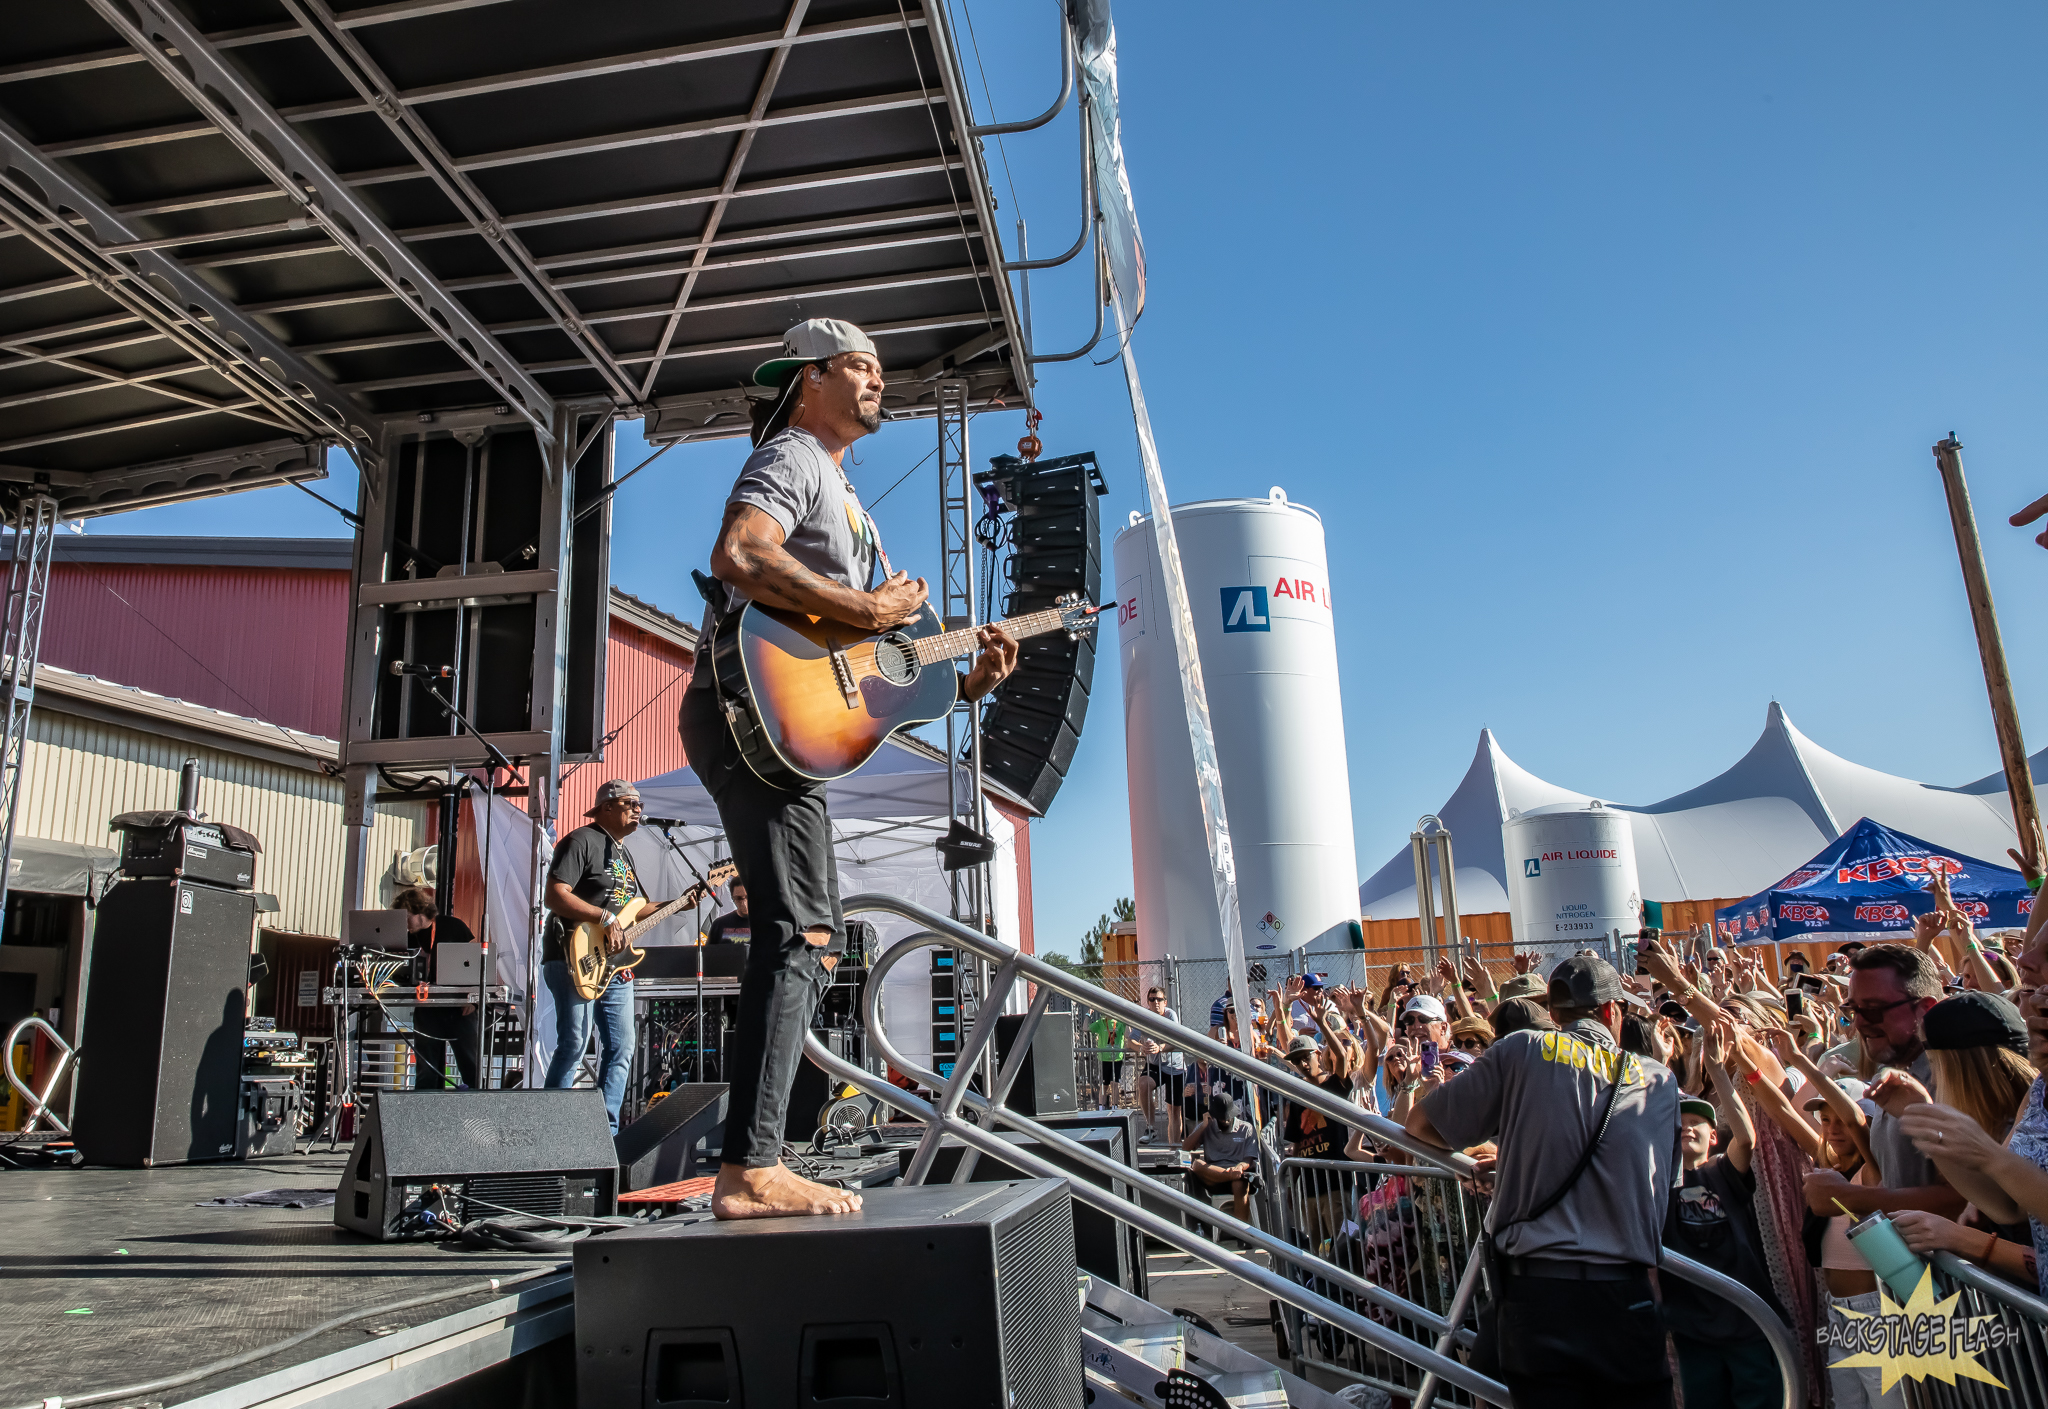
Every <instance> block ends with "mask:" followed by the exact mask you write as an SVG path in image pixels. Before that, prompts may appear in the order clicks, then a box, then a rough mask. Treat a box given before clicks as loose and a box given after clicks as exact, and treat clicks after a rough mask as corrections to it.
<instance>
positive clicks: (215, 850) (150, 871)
mask: <svg viewBox="0 0 2048 1409" xmlns="http://www.w3.org/2000/svg"><path fill="white" fill-rule="evenodd" d="M121 874H122V875H124V876H176V877H178V878H180V879H182V880H188V881H204V882H206V883H207V884H208V885H217V886H226V887H228V888H229V889H230V890H251V889H254V887H255V885H256V854H255V853H254V852H252V851H248V850H245V849H244V848H242V847H239V846H236V845H234V844H233V843H232V842H230V841H229V840H228V835H227V833H226V832H224V831H222V830H221V829H220V828H219V827H216V826H214V825H212V824H211V823H208V822H192V821H183V820H180V821H175V822H172V823H171V824H170V825H169V826H167V827H129V828H126V829H125V830H123V832H122V833H121Z"/></svg>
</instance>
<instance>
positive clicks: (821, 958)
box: [679, 318, 1017, 1218]
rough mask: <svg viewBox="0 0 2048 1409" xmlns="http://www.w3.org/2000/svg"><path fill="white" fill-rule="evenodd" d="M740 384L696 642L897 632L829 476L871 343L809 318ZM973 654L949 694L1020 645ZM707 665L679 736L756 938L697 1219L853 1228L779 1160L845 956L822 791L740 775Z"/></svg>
mask: <svg viewBox="0 0 2048 1409" xmlns="http://www.w3.org/2000/svg"><path fill="white" fill-rule="evenodd" d="M754 381H755V382H756V384H758V385H761V386H766V387H772V388H774V389H775V390H776V392H777V393H778V394H777V395H776V396H775V397H773V398H772V399H765V400H762V401H759V402H756V403H755V404H756V407H757V412H756V419H755V425H754V444H755V446H756V449H755V450H754V453H753V454H752V455H750V456H748V457H747V462H746V464H745V465H744V466H743V467H742V468H741V470H740V475H739V479H738V481H737V482H736V483H735V484H734V485H733V488H732V493H731V494H730V495H729V496H728V497H727V499H726V503H725V518H724V522H723V523H722V524H721V525H720V527H719V531H718V542H717V544H716V545H715V546H714V547H713V549H712V553H711V571H712V574H713V575H714V576H715V577H716V578H717V579H718V581H719V582H720V583H721V584H723V587H722V588H721V589H719V591H718V594H717V595H718V596H719V597H720V598H722V599H723V600H714V601H713V603H712V613H711V618H707V621H706V624H705V625H706V630H705V633H704V636H703V638H702V639H703V640H705V641H706V642H708V641H709V640H710V639H711V629H712V627H713V626H714V625H715V620H714V619H713V618H717V617H719V616H721V615H722V614H726V613H731V612H736V611H738V610H739V609H740V608H741V607H742V606H743V605H744V604H745V603H747V602H750V601H752V602H760V603H762V604H763V605H766V606H774V607H781V608H784V609H785V610H789V611H798V612H805V613H809V614H811V615H814V616H819V617H829V618H831V619H833V620H835V621H842V622H846V623H848V624H850V625H853V626H856V627H860V628H862V629H864V630H866V631H886V630H889V629H891V628H893V627H897V626H901V625H903V624H904V623H905V622H908V621H910V620H911V619H912V618H913V617H915V616H916V615H917V613H918V610H919V609H920V608H921V607H922V606H923V605H924V601H925V597H926V595H927V593H926V587H925V582H924V579H923V578H916V579H912V578H911V577H910V575H909V574H908V573H905V572H896V571H893V570H892V569H891V568H890V566H889V560H888V557H887V555H886V554H884V553H883V552H882V547H881V540H880V535H879V534H878V533H877V532H876V530H875V522H874V520H873V518H871V517H870V516H869V515H868V512H867V510H866V509H864V508H862V507H861V503H860V499H859V497H858V496H857V495H856V494H855V493H854V489H853V482H852V481H851V480H850V479H848V478H847V476H846V471H845V470H844V468H843V467H842V462H843V461H844V459H845V455H846V449H847V447H848V446H850V445H852V444H853V443H854V442H855V441H856V440H859V439H860V438H861V437H862V436H864V435H872V434H873V433H874V432H875V431H877V430H879V429H880V428H881V424H882V387H883V382H882V360H881V357H880V356H879V354H877V353H876V351H875V345H874V343H873V342H872V341H871V340H870V339H869V338H868V336H867V334H865V333H863V332H862V331H861V330H860V329H858V328H856V327H854V326H853V325H852V324H850V323H844V322H840V321H838V320H836V319H827V318H813V319H810V320H809V321H807V322H803V323H799V324H797V325H796V326H795V327H793V328H791V329H790V330H789V332H788V334H787V335H786V336H785V337H784V339H783V344H782V352H781V355H780V356H778V357H774V358H771V359H770V360H768V361H767V362H764V363H762V364H761V365H760V366H759V367H758V368H756V369H755V371H754ZM977 642H978V645H979V647H980V654H979V656H978V657H977V658H976V659H975V662H974V667H973V669H972V670H971V671H970V672H969V673H968V674H967V675H966V676H965V677H963V678H962V679H961V681H960V690H961V693H962V694H963V695H964V696H965V697H966V698H968V699H979V698H981V697H982V696H983V695H986V694H987V693H988V692H989V691H990V690H993V689H994V688H995V687H996V686H997V685H998V684H999V683H1001V681H1002V680H1003V678H1004V677H1005V676H1007V675H1008V674H1009V673H1010V672H1011V671H1012V670H1013V669H1015V668H1016V664H1017V643H1016V642H1015V641H1014V640H1012V639H1011V638H1010V637H1009V635H1008V634H1007V633H1005V632H1004V631H1002V630H1001V629H999V628H996V627H984V628H983V629H982V630H981V631H980V632H979V633H977ZM711 654H712V653H711V651H710V650H709V649H701V650H699V652H698V654H697V668H696V674H695V676H694V678H692V680H691V682H690V686H689V688H688V689H687V690H686V691H684V694H683V705H682V710H681V714H680V718H679V725H680V728H681V730H682V736H683V748H684V751H685V752H686V753H687V754H688V756H689V760H690V766H691V768H693V769H694V770H695V771H696V773H697V777H698V778H699V780H700V781H702V782H703V784H704V786H705V787H706V788H707V789H708V790H709V791H710V793H711V798H712V801H713V802H715V803H716V804H717V806H718V816H719V820H720V821H721V822H722V823H723V824H724V826H725V835H726V841H727V844H728V845H729V846H730V847H731V849H732V856H733V859H734V861H736V862H737V863H738V865H739V874H740V881H741V882H742V883H743V884H744V885H745V886H746V888H747V898H748V902H749V904H748V909H749V910H750V911H751V912H752V913H751V916H750V919H751V920H752V928H753V938H752V945H751V950H750V952H749V954H748V957H747V968H746V973H745V976H744V977H743V978H742V980H741V982H740V1010H739V1025H738V1030H737V1032H736V1034H735V1037H734V1042H733V1046H732V1049H731V1059H730V1069H729V1074H730V1076H731V1081H732V1090H731V1095H730V1098H729V1104H728V1108H727V1115H726V1122H725V1148H724V1152H723V1154H722V1155H721V1156H720V1164H719V1168H718V1181H717V1184H716V1186H715V1188H714V1189H713V1192H712V1202H711V1210H712V1212H713V1214H715V1215H716V1216H717V1217H719V1218H774V1217H787V1216H792V1215H801V1214H824V1213H852V1212H854V1211H855V1210H857V1209H858V1208H859V1207H860V1204H861V1201H860V1196H859V1195H858V1194H854V1193H849V1192H847V1191H845V1190H841V1189H834V1188H829V1187H827V1186H825V1185H822V1184H816V1183H813V1182H812V1181H810V1180H808V1179H804V1178H801V1177H799V1176H798V1175H797V1174H795V1173H794V1172H793V1171H791V1170H789V1169H788V1168H786V1167H785V1166H784V1165H783V1163H782V1159H781V1151H782V1138H783V1125H784V1121H785V1120H786V1119H787V1116H788V1111H789V1093H790V1087H791V1085H792V1084H793V1083H794V1082H795V1080H796V1072H797V1064H798V1063H799V1062H801V1061H803V1060H804V1055H803V1043H804V1034H805V1033H806V1032H807V1031H809V1029H810V1025H811V1018H812V1015H813V1014H814V1013H815V1012H816V1011H817V1007H818V1000H819V998H820V997H821V996H822V995H823V993H824V990H825V988H826V986H827V985H828V984H829V983H830V982H831V976H832V967H833V965H835V964H836V963H838V961H839V956H840V954H842V953H843V952H844V951H845V949H846V920H845V917H844V916H843V915H842V914H841V913H840V908H839V872H838V868H837V866H836V865H835V864H834V862H833V857H832V820H831V818H830V817H829V816H827V814H826V809H825V785H824V784H823V783H816V782H813V783H805V784H803V785H800V786H796V787H780V786H776V785H774V784H770V783H767V782H765V781H763V780H762V779H761V778H760V777H759V776H758V775H757V774H756V773H755V772H754V771H753V770H752V769H751V768H749V767H748V765H747V763H746V762H745V760H744V759H743V758H742V757H741V754H740V748H739V744H738V742H737V741H736V740H735V739H734V737H733V733H732V729H731V727H730V726H729V724H728V722H727V720H726V718H725V716H724V714H723V713H722V711H721V708H720V702H719V698H718V692H717V689H716V686H715V682H714V680H713V670H712V665H711Z"/></svg>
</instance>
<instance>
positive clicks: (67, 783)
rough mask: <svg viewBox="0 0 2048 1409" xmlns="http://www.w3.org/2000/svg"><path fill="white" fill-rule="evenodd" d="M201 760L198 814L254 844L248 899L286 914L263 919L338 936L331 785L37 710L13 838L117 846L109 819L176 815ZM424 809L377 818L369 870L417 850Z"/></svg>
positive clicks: (298, 772) (337, 834) (338, 832)
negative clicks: (144, 813)
mask: <svg viewBox="0 0 2048 1409" xmlns="http://www.w3.org/2000/svg"><path fill="white" fill-rule="evenodd" d="M188 758H196V759H198V760H199V768H200V772H201V774H202V775H203V777H204V781H203V782H202V783H201V784H200V789H199V806H200V808H201V810H202V811H204V812H206V813H208V814H209V815H210V816H212V817H214V818H215V819H217V820H219V821H222V822H232V823H233V824H234V825H235V826H237V827H240V828H242V829H243V830H245V831H248V832H252V833H254V834H255V836H256V838H257V839H258V840H259V841H261V842H262V843H263V855H262V856H261V857H259V858H258V859H257V862H256V888H257V889H258V890H263V891H268V892H270V893H271V894H273V895H275V896H276V897H277V898H278V903H279V904H280V905H281V906H282V907H283V909H282V911H281V912H280V913H279V914H276V915H267V916H265V917H263V922H264V924H265V925H267V926H268V927H270V928H272V929H282V930H299V931H303V932H306V933H309V934H323V935H339V934H340V933H341V872H342V842H343V838H342V825H341V801H342V785H341V780H340V779H339V778H329V777H326V776H325V775H323V774H318V773H312V772H308V771H307V770H305V769H302V768H288V767H284V766H282V765H280V764H274V763H264V762H261V761H259V760H256V759H250V758H243V757H241V756H239V755H237V754H232V753H225V752H222V751H220V750H217V749H208V748H202V747H199V746H196V745H193V744H188V743H183V742H180V741H179V740H176V739H166V738H162V737H160V736H157V735H153V734H145V733H142V732H141V731H139V730H135V729H128V728H123V727H121V726H118V725H112V724H102V723H100V722H98V721H96V720H90V719H82V718H79V717H78V716H76V715H69V714H63V713H60V712H59V710H58V707H57V706H54V705H40V706H38V707H37V709H36V710H35V712H34V713H33V714H32V715H30V717H29V744H28V758H27V761H26V762H27V766H26V767H25V768H24V769H23V781H24V789H23V792H22V798H21V817H20V821H19V823H18V828H17V830H18V833H19V835H22V836H31V837H48V838H50V839H51V840H53V841H73V842H85V843H87V844H89V845H92V846H115V845H118V843H117V842H116V841H114V840H111V839H110V834H109V833H108V831H107V821H108V819H109V818H111V817H114V816H117V815H119V814H120V813H123V812H133V811H140V810H144V809H162V808H171V807H176V806H177V805H178V769H179V768H180V767H181V766H182V765H183V764H184V762H185V760H186V759H188ZM431 839H432V838H431V835H430V833H429V832H428V831H427V827H426V808H425V807H424V806H421V805H386V806H380V807H379V808H378V809H377V825H376V828H375V829H374V831H373V832H372V833H371V842H370V864H371V867H372V869H373V870H382V869H383V868H385V867H388V866H389V865H390V864H391V855H392V853H393V852H394V851H407V850H411V849H412V848H414V847H417V846H424V845H426V843H427V842H428V841H430V840H431Z"/></svg>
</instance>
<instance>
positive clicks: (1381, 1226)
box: [1279, 1159, 1487, 1399]
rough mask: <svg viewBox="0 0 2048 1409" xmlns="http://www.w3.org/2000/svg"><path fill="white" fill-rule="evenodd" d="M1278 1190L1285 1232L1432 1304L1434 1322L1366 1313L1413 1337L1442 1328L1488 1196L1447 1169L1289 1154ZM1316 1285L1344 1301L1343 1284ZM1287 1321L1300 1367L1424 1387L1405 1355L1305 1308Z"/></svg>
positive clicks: (1401, 1392) (1394, 1389)
mask: <svg viewBox="0 0 2048 1409" xmlns="http://www.w3.org/2000/svg"><path fill="white" fill-rule="evenodd" d="M1279 1193H1280V1198H1279V1206H1280V1209H1281V1216H1282V1218H1284V1219H1285V1220H1286V1227H1285V1229H1284V1231H1285V1232H1286V1233H1288V1234H1289V1235H1290V1236H1291V1237H1292V1238H1293V1239H1295V1240H1296V1241H1297V1242H1299V1243H1300V1244H1301V1245H1302V1246H1303V1247H1305V1248H1307V1249H1308V1250H1310V1251H1313V1252H1314V1253H1316V1255H1317V1256H1319V1257H1320V1258H1322V1259H1323V1260H1324V1261H1326V1262H1329V1263H1332V1264H1334V1265H1336V1266H1338V1267H1342V1268H1345V1269H1346V1270H1348V1271H1351V1272H1355V1273H1357V1274H1358V1275H1359V1276H1362V1277H1364V1278H1366V1280H1368V1281H1370V1282H1372V1283H1373V1284H1374V1285H1375V1286H1379V1287H1384V1288H1386V1289H1387V1290H1389V1291H1392V1292H1396V1293H1398V1294H1399V1295H1400V1296H1402V1297H1404V1298H1406V1299H1407V1300H1409V1301H1411V1302H1413V1303H1415V1304H1416V1305H1418V1306H1421V1307H1423V1308H1425V1309H1426V1310H1428V1311H1429V1312H1431V1313H1432V1316H1431V1318H1430V1319H1429V1320H1428V1321H1417V1320H1414V1319H1411V1318H1408V1317H1404V1316H1401V1315H1400V1314H1399V1313H1398V1312H1394V1311H1391V1310H1388V1309H1386V1308H1377V1307H1376V1308H1374V1309H1372V1310H1369V1311H1367V1312H1366V1314H1367V1315H1369V1316H1371V1317H1372V1318H1373V1319H1374V1320H1376V1321H1379V1322H1381V1323H1382V1324H1385V1325H1389V1326H1391V1327H1393V1328H1394V1329H1395V1330H1398V1331H1400V1332H1401V1333H1402V1334H1403V1335H1404V1336H1407V1337H1409V1338H1410V1339H1414V1340H1420V1339H1422V1337H1423V1333H1424V1332H1430V1333H1432V1334H1438V1335H1440V1334H1441V1333H1442V1328H1443V1327H1444V1326H1445V1325H1446V1324H1448V1323H1447V1321H1446V1320H1445V1319H1444V1318H1445V1317H1447V1316H1448V1315H1449V1314H1450V1311H1451V1307H1452V1305H1453V1303H1454V1302H1455V1300H1456V1298H1457V1291H1458V1281H1459V1272H1460V1269H1462V1268H1464V1267H1465V1266H1466V1265H1467V1264H1468V1263H1469V1261H1470V1259H1471V1257H1472V1254H1473V1251H1474V1250H1475V1249H1476V1248H1477V1247H1478V1245H1479V1238H1480V1235H1481V1232H1482V1230H1483V1228H1484V1226H1485V1222H1486V1210H1487V1201H1486V1200H1485V1199H1482V1198H1480V1197H1479V1196H1477V1195H1475V1194H1473V1193H1472V1192H1471V1191H1470V1189H1469V1188H1468V1186H1466V1185H1465V1184H1463V1183H1462V1182H1460V1181H1459V1180H1457V1179H1454V1178H1452V1177H1451V1176H1450V1175H1448V1174H1446V1173H1445V1172H1444V1171H1443V1170H1441V1169H1436V1168H1433V1167H1431V1166H1428V1165H1415V1164H1383V1163H1378V1162H1367V1161H1359V1160H1322V1159H1286V1160H1282V1161H1281V1162H1280V1178H1279ZM1310 1286H1311V1287H1313V1288H1315V1289H1316V1290H1319V1291H1322V1292H1323V1294H1324V1295H1325V1296H1329V1297H1331V1298H1332V1299H1334V1300H1338V1301H1345V1300H1346V1294H1345V1292H1344V1290H1343V1289H1342V1288H1340V1287H1335V1286H1331V1287H1329V1288H1328V1289H1327V1290H1324V1288H1323V1287H1322V1286H1320V1285H1318V1283H1317V1282H1315V1281H1311V1283H1310ZM1347 1304H1348V1303H1347ZM1287 1322H1288V1337H1287V1341H1288V1347H1289V1349H1290V1351H1291V1352H1292V1355H1293V1359H1294V1361H1295V1364H1296V1366H1297V1368H1298V1367H1299V1366H1302V1365H1314V1366H1316V1367H1317V1368H1319V1369H1322V1370H1326V1371H1329V1372H1331V1373H1333V1374H1335V1375H1337V1376H1339V1377H1341V1378H1343V1379H1347V1380H1353V1381H1357V1382H1359V1383H1362V1384H1371V1385H1378V1386H1379V1387H1380V1388H1382V1389H1385V1390H1387V1391H1388V1392H1389V1393H1391V1394H1393V1395H1396V1396H1397V1397H1400V1398H1404V1399H1412V1398H1413V1397H1414V1396H1415V1394H1416V1393H1417V1392H1418V1391H1419V1390H1420V1388H1421V1384H1422V1379H1423V1376H1422V1375H1421V1374H1419V1373H1416V1372H1415V1370H1414V1367H1412V1366H1411V1365H1409V1364H1407V1363H1406V1362H1404V1361H1402V1360H1399V1359H1397V1358H1393V1357H1389V1356H1387V1355H1385V1354H1383V1353H1381V1352H1379V1351H1377V1350H1376V1349H1375V1348H1374V1347H1372V1346H1370V1345H1367V1344H1366V1343H1364V1342H1363V1341H1360V1340H1358V1339H1357V1338H1355V1337H1353V1336H1348V1335H1346V1334H1344V1333H1343V1332H1342V1331H1341V1330H1339V1329H1337V1328H1336V1327H1333V1326H1328V1325H1318V1324H1315V1323H1313V1322H1312V1321H1310V1320H1309V1318H1307V1317H1305V1316H1303V1315H1301V1314H1300V1313H1298V1312H1291V1313H1289V1314H1288V1316H1287Z"/></svg>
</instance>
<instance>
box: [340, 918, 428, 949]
mask: <svg viewBox="0 0 2048 1409" xmlns="http://www.w3.org/2000/svg"><path fill="white" fill-rule="evenodd" d="M405 919H406V915H405V911H403V910H351V911H349V912H348V924H347V925H346V926H345V927H344V928H343V930H342V933H343V934H345V935H347V936H348V942H349V943H350V944H356V945H361V946H362V947H363V948H365V949H389V950H391V951H393V952H394V953H398V954H403V953H405V952H406V951H407V950H408V949H409V948H411V947H412V946H411V945H410V943H409V942H408V941H407V938H406V927H405Z"/></svg>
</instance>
